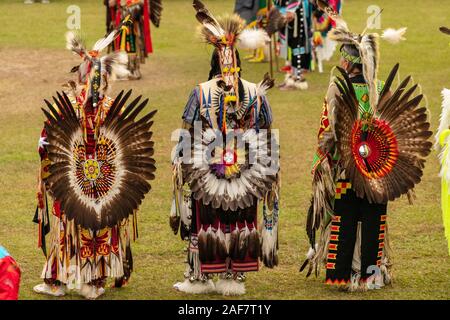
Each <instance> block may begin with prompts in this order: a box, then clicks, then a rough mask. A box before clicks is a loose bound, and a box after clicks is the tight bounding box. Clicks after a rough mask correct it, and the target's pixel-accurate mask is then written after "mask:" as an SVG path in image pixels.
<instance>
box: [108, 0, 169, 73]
mask: <svg viewBox="0 0 450 320" xmlns="http://www.w3.org/2000/svg"><path fill="white" fill-rule="evenodd" d="M104 3H105V5H106V28H107V30H108V32H110V31H112V30H114V29H116V28H117V26H118V25H119V24H120V23H121V21H122V20H123V19H124V18H125V17H127V16H128V15H129V16H130V17H131V20H132V21H133V26H132V27H131V28H124V29H122V30H121V34H120V37H118V38H117V39H116V40H115V41H113V42H112V43H111V46H110V48H109V50H110V51H125V52H126V53H128V68H129V70H130V75H129V76H128V78H129V79H134V80H135V79H140V78H141V77H142V74H141V69H140V65H141V63H145V59H146V58H147V57H148V55H149V54H150V53H152V52H153V43H152V36H151V32H150V21H151V22H152V23H153V25H154V26H155V27H157V28H158V27H159V24H160V21H161V11H162V3H161V0H104Z"/></svg>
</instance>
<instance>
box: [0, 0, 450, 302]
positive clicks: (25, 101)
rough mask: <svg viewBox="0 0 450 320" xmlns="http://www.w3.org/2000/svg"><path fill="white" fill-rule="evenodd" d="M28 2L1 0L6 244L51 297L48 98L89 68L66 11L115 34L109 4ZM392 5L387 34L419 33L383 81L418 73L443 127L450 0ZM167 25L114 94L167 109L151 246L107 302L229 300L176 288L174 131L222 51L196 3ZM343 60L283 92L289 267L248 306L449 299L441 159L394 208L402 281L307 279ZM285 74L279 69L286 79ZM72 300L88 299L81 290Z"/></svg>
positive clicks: (170, 16)
mask: <svg viewBox="0 0 450 320" xmlns="http://www.w3.org/2000/svg"><path fill="white" fill-rule="evenodd" d="M22 2H23V1H22V0H15V1H1V3H0V12H2V15H1V18H0V19H1V20H0V22H2V23H1V25H2V28H0V54H1V55H2V60H4V63H3V64H2V67H1V68H2V76H1V77H0V106H1V113H0V128H1V129H0V130H1V135H0V244H2V245H4V246H5V247H6V248H7V249H8V250H9V251H10V253H11V254H12V255H13V256H14V257H15V258H16V259H17V261H18V262H19V264H20V265H21V268H22V272H23V274H22V285H21V292H20V297H21V298H22V299H42V298H44V297H42V296H39V295H36V294H34V293H33V292H32V287H33V285H35V284H37V283H39V282H40V279H39V276H40V272H41V268H42V265H43V263H44V257H43V255H42V253H41V251H40V249H38V248H37V231H36V226H35V225H34V224H33V223H32V222H31V219H32V216H33V214H34V209H35V188H36V186H35V182H36V172H37V170H38V164H39V160H38V154H37V152H36V149H37V140H38V136H39V133H40V130H41V128H42V121H43V116H42V114H41V111H40V107H42V106H43V103H42V99H43V98H49V97H50V96H51V95H52V94H54V92H55V91H56V90H60V85H61V84H62V83H64V81H66V80H68V79H70V77H71V75H70V74H69V70H70V69H71V67H72V66H73V65H74V64H76V63H77V62H78V59H77V58H76V57H73V56H72V55H71V54H70V53H69V52H67V51H66V50H64V46H65V43H64V36H63V35H64V33H65V31H66V27H65V22H66V19H67V17H68V14H67V13H66V8H67V7H68V5H71V4H78V5H79V6H80V8H81V14H82V17H81V19H82V22H81V23H82V28H83V33H84V34H85V35H86V39H87V42H88V43H89V44H91V45H92V44H93V43H94V41H95V40H97V38H99V37H100V36H102V35H103V34H104V25H105V23H104V9H103V6H102V2H103V1H101V0H96V1H92V0H89V1H88V0H85V1H76V0H54V1H52V4H51V5H48V6H43V5H41V4H35V5H32V6H24V5H23V4H22ZM206 3H207V5H208V6H209V7H210V8H211V10H212V11H213V12H225V11H232V9H233V4H234V1H232V0H228V1H218V0H209V1H206ZM369 4H373V2H372V1H347V2H346V3H345V7H344V16H345V17H346V19H347V20H348V22H349V24H350V26H351V28H353V29H355V30H362V29H363V28H364V25H365V21H366V18H367V14H366V9H367V6H368V5H369ZM376 4H377V5H379V6H380V7H383V8H384V13H383V15H382V27H384V28H385V27H401V26H407V27H408V32H407V38H408V40H407V41H406V42H403V43H402V44H401V45H399V46H392V45H387V44H384V43H383V44H382V45H381V68H380V78H381V79H383V78H385V77H386V75H387V72H388V71H389V70H390V68H391V67H392V66H393V65H394V64H395V63H396V62H400V64H401V69H400V71H401V75H402V76H406V75H407V74H411V75H412V76H413V77H414V80H415V81H416V82H419V83H420V84H421V85H422V89H423V92H424V93H425V94H426V95H427V97H428V102H429V107H430V110H431V116H432V127H433V128H434V129H435V128H437V123H438V118H439V113H440V91H441V89H442V88H443V87H444V86H446V87H449V86H450V82H449V80H450V79H449V74H450V64H449V63H448V56H449V54H450V51H449V50H450V49H449V46H448V42H449V41H450V39H449V38H448V37H447V38H446V37H445V36H444V35H442V34H440V33H439V32H438V31H437V30H438V27H439V26H440V25H445V24H446V23H447V24H448V12H449V11H450V7H449V4H443V3H442V1H437V0H435V1H418V0H414V1H411V0H409V1H407V0H401V1H400V0H399V1H395V4H394V1H388V0H378V1H377V2H376ZM164 6H165V8H164V12H163V20H162V24H161V27H160V28H159V29H155V28H153V29H152V30H153V40H154V45H155V53H154V54H153V55H152V56H151V57H150V58H149V60H148V62H147V64H145V65H144V66H143V70H142V71H143V74H144V78H143V79H142V80H141V81H135V82H118V83H116V84H115V89H114V93H113V94H115V93H116V92H117V91H119V90H120V89H127V88H133V90H134V91H135V93H136V94H144V95H145V96H147V97H149V98H150V103H151V107H150V108H158V109H159V112H158V114H157V118H156V123H155V127H154V131H155V140H156V143H157V144H156V159H157V162H158V171H157V179H156V181H155V182H154V184H153V190H152V192H151V193H150V194H149V196H148V197H147V198H146V200H145V202H144V204H143V206H142V208H141V211H140V216H139V220H140V225H139V227H140V235H141V237H140V238H139V240H138V241H137V242H136V243H134V245H133V252H134V257H135V269H136V270H135V272H134V274H133V276H132V278H131V282H130V284H129V286H128V287H126V288H124V289H122V290H108V291H107V294H106V295H105V296H104V299H191V298H192V299H199V298H214V299H221V298H222V297H221V296H187V295H184V294H181V293H178V292H176V291H174V290H173V289H172V285H173V283H175V282H176V281H179V280H182V278H183V271H184V265H183V260H184V258H185V257H184V253H183V252H182V249H183V247H184V243H182V242H181V241H180V240H179V237H178V236H174V235H173V234H172V232H171V230H170V228H169V226H168V213H169V210H170V205H171V166H170V151H171V149H172V147H173V146H174V142H171V140H170V136H171V132H172V131H173V130H175V129H176V128H178V127H179V125H180V117H181V113H182V110H183V108H184V105H185V103H186V100H187V98H188V95H189V93H190V90H192V88H193V87H194V86H195V85H196V84H197V83H199V82H202V81H204V80H205V79H206V77H207V75H208V71H209V68H208V66H209V58H210V53H211V49H210V48H209V47H206V46H205V45H203V44H201V43H199V41H198V40H197V38H196V37H195V34H194V33H195V28H196V26H197V22H196V20H195V18H194V14H193V9H192V8H191V1H190V0H165V1H164ZM335 63H337V57H335V58H334V60H333V61H332V62H330V63H328V64H326V69H325V73H323V74H318V73H313V74H310V75H308V81H309V86H310V90H309V91H307V92H287V93H285V92H280V91H278V90H277V89H273V90H272V91H271V92H270V93H269V99H270V102H271V105H272V108H273V112H274V116H275V119H276V120H275V123H274V126H275V128H279V129H280V135H281V143H282V207H281V221H280V224H281V226H280V232H281V233H280V266H279V267H278V268H276V269H274V270H268V269H265V268H262V270H261V271H260V272H259V273H252V274H250V275H249V276H248V282H247V292H248V293H247V295H245V296H243V297H242V298H243V299H448V298H449V297H450V285H449V284H450V283H449V282H450V272H449V262H450V260H449V258H448V254H447V247H446V240H445V238H444V233H443V227H442V221H441V212H440V196H439V193H440V182H439V178H438V176H437V175H438V161H437V159H436V154H435V153H433V154H432V155H431V156H430V157H429V159H428V162H427V166H426V169H425V175H424V178H423V182H422V183H421V184H420V185H419V186H418V187H417V189H416V193H417V201H416V203H415V205H414V206H409V205H407V201H406V200H405V199H400V200H398V201H395V202H394V203H392V204H390V205H389V224H390V231H391V239H392V245H393V248H394V250H395V253H394V259H395V260H394V263H395V266H394V268H395V283H394V285H393V286H392V287H389V288H386V289H384V290H379V291H376V292H368V293H364V294H345V293H341V292H338V291H337V290H335V289H333V288H330V287H328V286H325V285H324V284H323V273H322V275H321V277H320V278H318V279H315V278H311V279H305V275H304V274H300V273H299V272H298V267H299V264H300V263H301V262H302V261H303V259H304V253H305V252H306V251H307V249H308V244H307V239H306V235H305V232H304V221H305V214H306V210H307V206H308V199H309V197H310V194H311V176H310V171H309V170H310V163H311V159H312V156H313V152H314V148H315V139H316V132H317V128H318V125H319V116H320V111H321V108H322V100H323V95H324V94H325V92H326V89H327V86H328V79H329V74H328V71H329V70H330V69H331V66H332V65H333V64H335ZM267 70H268V65H267V64H257V65H253V64H252V65H250V64H248V63H244V64H243V76H244V78H246V79H247V80H250V81H255V82H256V81H259V80H260V79H261V78H262V76H263V74H264V73H265V72H266V71H267ZM281 79H282V75H281V74H277V80H278V82H280V81H281ZM67 298H78V296H77V295H69V296H67Z"/></svg>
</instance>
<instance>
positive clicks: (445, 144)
mask: <svg viewBox="0 0 450 320" xmlns="http://www.w3.org/2000/svg"><path fill="white" fill-rule="evenodd" d="M440 30H441V32H442V33H444V34H447V35H450V29H449V28H446V27H441V28H440ZM442 98H443V100H442V113H441V119H440V124H439V129H438V132H437V133H436V143H435V148H436V150H437V151H438V152H439V159H440V162H441V172H440V176H441V178H442V190H441V204H442V217H443V220H444V227H445V237H446V238H447V241H448V250H449V251H448V252H449V254H450V208H449V200H450V192H449V188H448V185H449V182H450V170H449V166H450V158H449V157H450V153H449V149H448V148H449V146H450V89H443V90H442Z"/></svg>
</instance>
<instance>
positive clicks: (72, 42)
mask: <svg viewBox="0 0 450 320" xmlns="http://www.w3.org/2000/svg"><path fill="white" fill-rule="evenodd" d="M130 23H131V20H130V18H129V16H128V17H126V18H125V19H124V20H123V21H122V23H121V24H120V25H119V26H118V27H117V28H116V29H115V30H113V31H111V32H110V33H109V34H108V35H106V36H105V37H104V38H101V39H99V40H98V41H97V42H96V43H95V44H94V46H93V48H92V50H87V49H86V46H85V44H84V42H83V40H82V38H81V36H80V34H78V33H76V32H73V31H69V32H67V33H66V48H67V49H68V50H70V51H72V52H73V53H74V54H77V55H79V56H80V57H81V58H82V59H83V62H82V63H81V64H80V65H78V66H75V67H73V68H72V72H77V73H78V84H79V85H86V84H88V83H89V82H91V80H90V79H93V78H94V75H95V72H96V71H97V70H98V69H100V76H99V77H98V81H99V84H98V90H99V91H100V92H105V91H106V90H107V89H108V88H109V85H108V80H115V79H116V78H117V77H124V76H126V75H128V73H129V71H128V69H127V64H128V56H127V54H126V53H125V52H116V53H111V54H108V55H106V56H103V57H100V54H101V52H102V51H103V50H104V49H105V48H107V47H108V46H109V45H110V44H111V42H113V41H114V39H115V38H116V37H117V36H118V35H119V34H120V32H121V30H123V29H124V28H128V25H129V24H130ZM90 91H91V90H90V88H89V87H88V90H87V94H88V96H89V95H90V94H92V92H90Z"/></svg>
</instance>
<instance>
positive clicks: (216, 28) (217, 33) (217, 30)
mask: <svg viewBox="0 0 450 320" xmlns="http://www.w3.org/2000/svg"><path fill="white" fill-rule="evenodd" d="M203 25H204V26H205V28H206V29H208V30H209V31H211V32H212V34H213V35H214V36H215V37H216V38H217V39H221V38H222V37H223V36H224V35H225V31H224V30H223V29H222V28H221V27H220V26H219V24H218V23H217V26H215V25H212V24H211V23H204V24H203Z"/></svg>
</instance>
